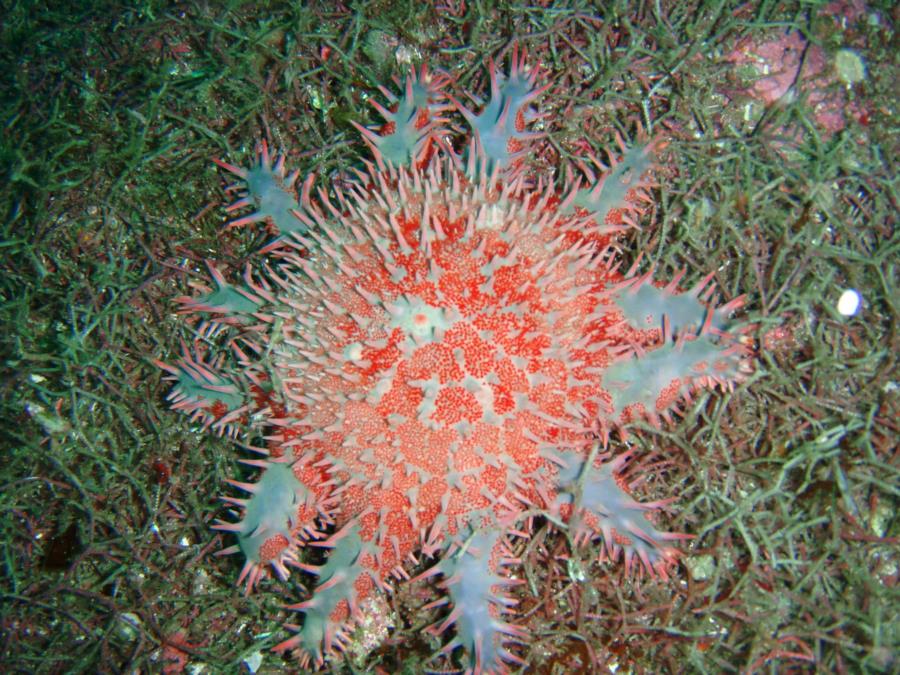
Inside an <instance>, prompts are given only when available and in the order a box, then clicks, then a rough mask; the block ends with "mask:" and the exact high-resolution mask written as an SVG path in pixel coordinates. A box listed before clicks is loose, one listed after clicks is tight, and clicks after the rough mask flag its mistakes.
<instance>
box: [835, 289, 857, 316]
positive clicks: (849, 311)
mask: <svg viewBox="0 0 900 675" xmlns="http://www.w3.org/2000/svg"><path fill="white" fill-rule="evenodd" d="M861 302H862V298H861V297H860V296H859V292H858V291H855V290H853V289H852V288H848V289H847V290H846V291H844V292H843V293H841V297H840V299H839V300H838V304H837V310H838V312H840V313H841V315H842V316H853V315H854V314H856V312H857V311H858V310H859V305H860V303H861Z"/></svg>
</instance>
